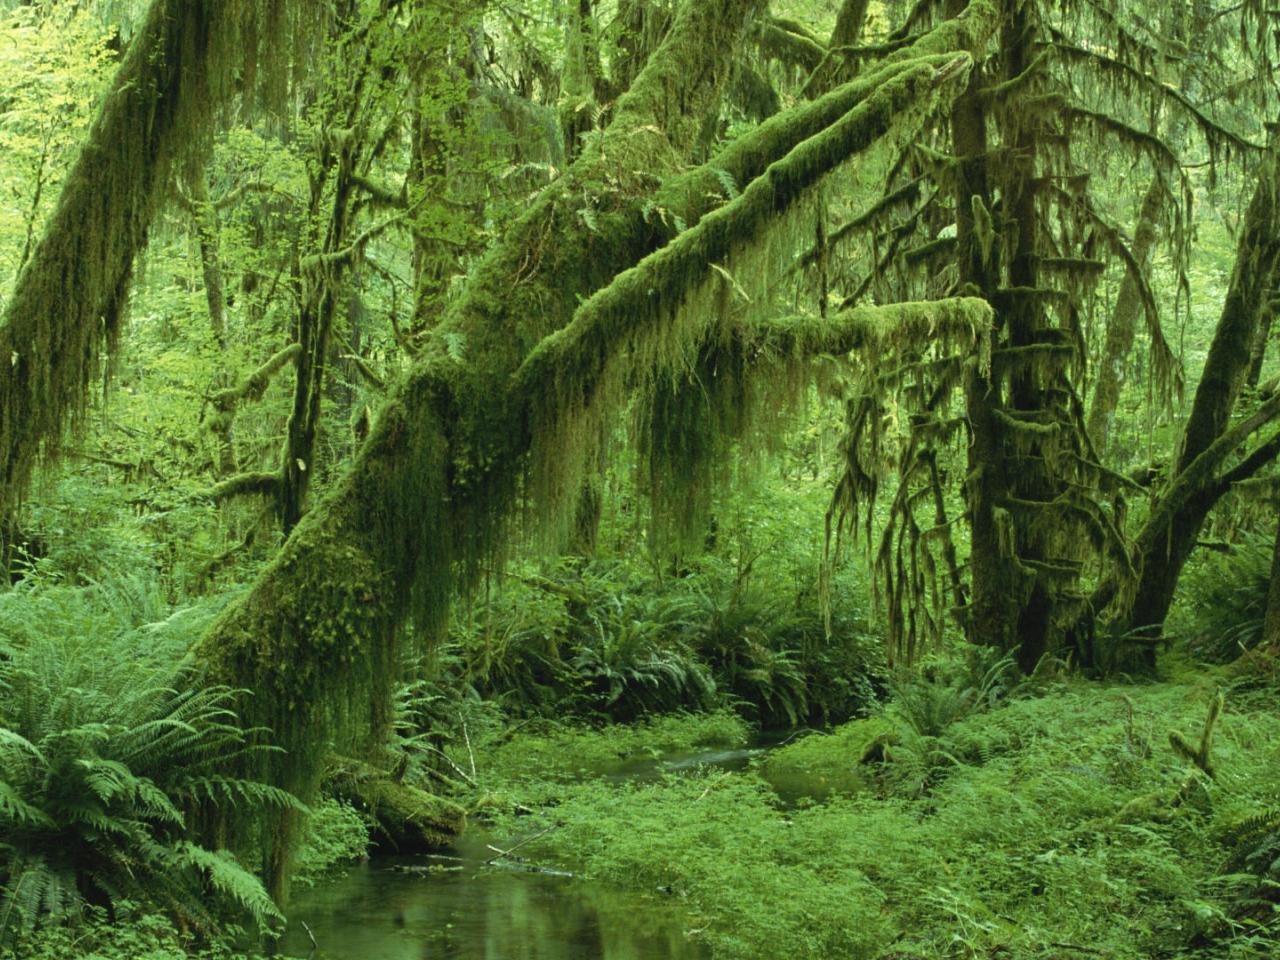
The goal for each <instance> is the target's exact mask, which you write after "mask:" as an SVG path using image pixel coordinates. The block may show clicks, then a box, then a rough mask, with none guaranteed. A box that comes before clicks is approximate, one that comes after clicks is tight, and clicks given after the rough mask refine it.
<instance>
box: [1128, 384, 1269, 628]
mask: <svg viewBox="0 0 1280 960" xmlns="http://www.w3.org/2000/svg"><path fill="white" fill-rule="evenodd" d="M1277 418H1280V394H1277V395H1276V396H1273V397H1272V398H1271V399H1270V400H1268V401H1267V402H1266V403H1264V404H1262V405H1261V406H1260V407H1258V409H1257V410H1255V411H1254V412H1253V413H1252V414H1251V415H1250V416H1248V417H1246V418H1245V419H1243V420H1241V421H1240V422H1239V423H1237V424H1235V425H1234V426H1233V427H1231V429H1229V430H1227V431H1226V432H1225V433H1223V434H1222V435H1221V436H1220V437H1219V438H1218V439H1217V440H1215V441H1214V442H1213V443H1212V444H1210V445H1209V447H1208V448H1207V449H1205V450H1203V451H1202V452H1201V453H1200V455H1199V456H1197V457H1196V458H1195V459H1194V460H1192V461H1191V463H1189V464H1187V466H1185V467H1184V468H1183V469H1182V470H1181V471H1180V472H1178V473H1177V474H1175V475H1174V477H1173V478H1172V480H1170V481H1169V484H1168V486H1167V487H1166V488H1165V489H1164V490H1162V491H1161V492H1160V495H1159V499H1158V500H1157V501H1156V502H1155V504H1153V505H1152V507H1151V513H1150V514H1149V515H1148V517H1147V521H1146V523H1145V524H1143V527H1142V529H1141V530H1140V531H1139V533H1138V536H1137V538H1136V539H1135V544H1136V546H1137V547H1138V549H1139V551H1140V552H1141V554H1142V556H1143V557H1144V558H1150V557H1156V558H1158V557H1159V555H1160V553H1161V552H1163V551H1164V547H1165V545H1166V538H1167V537H1169V536H1171V534H1170V529H1171V527H1173V526H1174V525H1175V523H1176V521H1177V520H1178V519H1179V518H1180V517H1181V516H1182V515H1183V513H1184V511H1185V510H1186V508H1187V506H1188V505H1189V504H1190V503H1192V501H1193V500H1195V499H1197V498H1198V497H1200V496H1202V495H1203V494H1205V493H1206V492H1208V493H1214V492H1216V491H1215V487H1217V486H1218V484H1217V483H1216V476H1217V471H1218V468H1219V467H1221V465H1222V464H1223V463H1224V462H1225V461H1226V459H1227V458H1228V457H1230V456H1231V454H1232V453H1234V452H1235V451H1236V450H1237V449H1239V447H1240V445H1241V444H1243V443H1244V442H1245V440H1247V439H1248V438H1249V437H1250V435H1252V434H1253V433H1255V432H1256V431H1258V430H1260V429H1261V428H1262V427H1264V426H1266V425H1267V424H1268V423H1271V422H1273V421H1274V420H1276V419H1277ZM1262 449H1266V450H1269V449H1270V442H1268V444H1266V445H1264V447H1263V448H1262ZM1216 499H1217V498H1214V502H1216ZM1209 506H1210V507H1212V503H1210V504H1209ZM1184 559H1185V558H1184ZM1133 622H1134V623H1135V624H1136V625H1147V624H1145V623H1143V622H1141V621H1136V620H1135V621H1133ZM1161 622H1163V620H1162V621H1161Z"/></svg>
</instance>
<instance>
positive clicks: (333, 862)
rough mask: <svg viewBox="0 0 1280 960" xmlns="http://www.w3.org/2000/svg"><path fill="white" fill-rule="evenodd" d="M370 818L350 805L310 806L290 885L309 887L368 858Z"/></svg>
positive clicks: (324, 803) (331, 802)
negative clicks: (309, 813)
mask: <svg viewBox="0 0 1280 960" xmlns="http://www.w3.org/2000/svg"><path fill="white" fill-rule="evenodd" d="M369 835H370V824H369V818H368V816H366V815H365V814H362V813H361V812H360V811H359V810H356V809H355V807H353V806H352V805H351V804H349V803H345V802H343V801H341V800H335V799H332V798H330V797H325V798H324V799H322V800H320V801H318V802H317V803H315V804H313V805H312V807H311V815H310V816H309V817H308V818H307V825H306V830H305V833H304V836H303V838H302V842H301V843H300V844H299V847H298V852H297V853H296V854H295V855H294V863H293V868H294V873H293V884H294V886H298V887H310V886H314V885H315V884H316V883H318V882H320V881H322V880H324V879H325V878H326V877H328V876H331V875H332V874H333V873H334V872H335V871H337V870H340V869H342V868H343V867H345V866H347V865H349V864H351V863H354V862H356V861H357V860H362V859H364V858H365V857H366V856H368V852H369V846H370V842H371V841H370V836H369Z"/></svg>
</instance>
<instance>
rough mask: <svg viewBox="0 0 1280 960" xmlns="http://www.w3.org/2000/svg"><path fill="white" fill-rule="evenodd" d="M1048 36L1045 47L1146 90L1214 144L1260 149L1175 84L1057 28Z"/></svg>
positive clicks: (1124, 85)
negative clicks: (1076, 40) (1082, 43)
mask: <svg viewBox="0 0 1280 960" xmlns="http://www.w3.org/2000/svg"><path fill="white" fill-rule="evenodd" d="M1049 33H1050V38H1051V39H1049V40H1047V41H1045V46H1047V47H1048V48H1049V49H1051V50H1052V51H1053V52H1054V53H1055V54H1056V55H1057V56H1058V57H1059V58H1061V59H1062V60H1063V61H1065V62H1067V63H1071V64H1073V65H1078V64H1086V65H1089V66H1091V67H1095V68H1097V71H1096V72H1097V73H1098V75H1099V76H1102V77H1104V78H1107V79H1109V80H1111V82H1112V83H1114V84H1116V85H1117V86H1118V87H1120V88H1121V89H1122V90H1123V91H1124V92H1126V93H1129V92H1131V91H1133V90H1135V89H1140V90H1143V91H1145V92H1146V93H1148V94H1149V95H1150V96H1151V97H1152V98H1153V99H1154V100H1156V101H1157V102H1163V103H1166V104H1168V105H1169V106H1171V107H1172V108H1173V109H1175V110H1176V111H1177V112H1179V113H1180V114H1181V115H1183V116H1185V117H1187V118H1189V119H1190V120H1191V121H1192V122H1193V123H1194V124H1195V125H1196V126H1197V127H1198V128H1199V129H1200V131H1201V133H1202V134H1203V136H1204V137H1205V139H1206V140H1208V141H1209V143H1210V144H1211V145H1213V146H1215V147H1216V146H1217V145H1223V146H1227V147H1231V148H1233V149H1235V150H1238V151H1241V152H1256V151H1258V150H1260V149H1262V148H1261V147H1260V146H1258V144H1255V143H1252V142H1250V141H1249V140H1247V139H1245V138H1244V137H1242V136H1240V135H1239V134H1238V133H1235V132H1234V131H1232V130H1228V129H1227V128H1226V127H1223V126H1222V125H1221V124H1218V123H1215V122H1214V121H1213V120H1212V119H1210V118H1209V117H1208V116H1206V115H1205V114H1204V112H1203V111H1201V110H1200V109H1199V108H1198V107H1197V106H1196V105H1195V104H1194V103H1192V102H1191V100H1190V99H1188V97H1187V96H1186V94H1185V93H1183V92H1182V90H1180V89H1179V88H1178V87H1177V86H1174V85H1171V84H1168V83H1161V82H1160V81H1159V79H1157V78H1156V77H1154V76H1150V75H1148V74H1146V73H1144V72H1143V71H1142V70H1139V69H1137V68H1136V67H1134V66H1133V65H1132V64H1130V63H1126V62H1125V61H1123V60H1119V59H1117V58H1115V57H1110V56H1107V55H1106V54H1105V53H1102V52H1101V51H1100V50H1097V49H1090V50H1086V49H1085V48H1084V47H1081V46H1079V45H1078V44H1075V43H1072V42H1071V41H1070V39H1069V38H1067V37H1066V36H1065V35H1064V34H1062V33H1061V32H1059V31H1057V30H1052V29H1051V30H1050V31H1049Z"/></svg>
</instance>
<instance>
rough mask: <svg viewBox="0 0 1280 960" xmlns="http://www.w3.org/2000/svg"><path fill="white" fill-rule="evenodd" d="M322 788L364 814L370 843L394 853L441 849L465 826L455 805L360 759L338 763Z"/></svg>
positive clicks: (464, 813)
mask: <svg viewBox="0 0 1280 960" xmlns="http://www.w3.org/2000/svg"><path fill="white" fill-rule="evenodd" d="M327 789H328V790H331V791H332V792H333V794H334V795H335V796H337V797H338V798H339V799H342V800H347V801H348V802H350V803H352V804H353V805H354V806H356V807H357V808H358V809H360V810H363V811H364V812H366V813H367V814H368V815H369V816H370V817H371V818H372V819H373V822H374V824H375V828H374V840H375V842H376V843H377V844H378V845H379V846H381V847H385V848H388V849H389V850H391V851H393V852H395V853H402V854H405V853H425V852H429V851H431V850H439V849H440V848H442V847H447V846H449V845H450V844H451V843H453V841H454V840H456V839H457V837H458V835H459V834H461V833H462V831H463V828H464V826H465V825H466V819H467V818H466V811H464V810H463V808H462V807H461V806H459V805H458V804H457V803H454V802H453V801H452V800H449V799H448V798H446V797H442V796H439V795H437V794H433V793H431V792H430V791H428V790H424V789H422V788H421V787H419V786H416V785H414V784H412V783H408V782H406V781H405V780H404V778H403V777H397V776H395V775H394V774H393V773H387V772H386V771H385V770H381V769H379V768H378V767H376V766H374V765H373V764H370V763H366V762H364V761H361V760H351V759H347V758H343V759H341V760H339V761H338V762H337V764H336V767H335V769H334V770H333V771H332V772H331V774H330V776H329V777H328V786H327Z"/></svg>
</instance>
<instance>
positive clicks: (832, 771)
mask: <svg viewBox="0 0 1280 960" xmlns="http://www.w3.org/2000/svg"><path fill="white" fill-rule="evenodd" d="M898 739H899V736H898V731H897V727H896V725H895V724H894V723H893V722H892V721H890V720H887V719H885V718H883V717H872V718H870V719H867V720H854V721H852V722H850V723H846V724H844V725H843V726H841V727H837V728H836V729H835V730H833V731H832V732H831V733H830V734H821V733H815V734H810V735H809V736H806V737H804V738H802V739H800V740H797V741H796V742H795V743H792V744H789V745H788V746H785V747H782V748H780V749H778V750H774V751H773V752H772V753H770V754H769V756H768V758H767V759H766V760H765V762H764V765H763V766H762V767H761V770H760V772H761V775H762V776H763V777H764V778H765V780H767V781H768V782H769V784H770V785H771V786H772V787H773V788H774V789H775V790H777V791H778V793H779V794H780V795H782V796H784V797H788V798H794V797H813V798H815V799H823V798H826V797H829V796H831V795H832V794H855V793H861V792H863V791H865V790H867V789H868V788H870V787H872V786H873V785H874V770H875V767H874V765H875V764H877V763H879V762H880V761H882V760H884V759H886V758H887V757H888V756H889V754H890V753H891V751H892V745H893V744H894V743H896V742H897V741H898Z"/></svg>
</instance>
